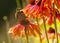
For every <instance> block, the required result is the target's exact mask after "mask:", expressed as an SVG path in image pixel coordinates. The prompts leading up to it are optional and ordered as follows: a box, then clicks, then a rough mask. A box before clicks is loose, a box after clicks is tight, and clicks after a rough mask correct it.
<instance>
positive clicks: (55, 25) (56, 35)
mask: <svg viewBox="0 0 60 43" xmlns="http://www.w3.org/2000/svg"><path fill="white" fill-rule="evenodd" d="M54 8H55V5H54V3H53V9H54ZM54 14H55V15H54V25H55V31H56V40H57V43H58V32H57V24H56V12H55V11H54Z"/></svg>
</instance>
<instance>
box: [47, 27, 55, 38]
mask: <svg viewBox="0 0 60 43" xmlns="http://www.w3.org/2000/svg"><path fill="white" fill-rule="evenodd" d="M48 36H49V39H55V29H54V28H52V27H50V28H49V30H48Z"/></svg>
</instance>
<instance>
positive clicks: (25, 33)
mask: <svg viewBox="0 0 60 43" xmlns="http://www.w3.org/2000/svg"><path fill="white" fill-rule="evenodd" d="M25 35H26V40H27V43H29V41H28V35H27V32H26V27H25Z"/></svg>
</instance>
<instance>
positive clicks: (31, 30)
mask: <svg viewBox="0 0 60 43" xmlns="http://www.w3.org/2000/svg"><path fill="white" fill-rule="evenodd" d="M26 28H27V29H29V31H30V32H31V33H32V35H34V36H36V34H35V32H34V30H33V29H32V27H30V26H27V27H26Z"/></svg>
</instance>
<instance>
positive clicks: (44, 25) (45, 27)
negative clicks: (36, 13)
mask: <svg viewBox="0 0 60 43" xmlns="http://www.w3.org/2000/svg"><path fill="white" fill-rule="evenodd" d="M43 23H44V29H45V34H46V38H47V42H48V43H49V39H48V35H47V29H46V24H45V19H44V17H43Z"/></svg>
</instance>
